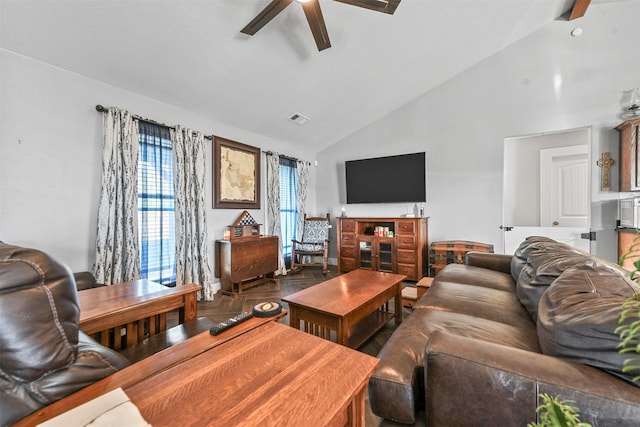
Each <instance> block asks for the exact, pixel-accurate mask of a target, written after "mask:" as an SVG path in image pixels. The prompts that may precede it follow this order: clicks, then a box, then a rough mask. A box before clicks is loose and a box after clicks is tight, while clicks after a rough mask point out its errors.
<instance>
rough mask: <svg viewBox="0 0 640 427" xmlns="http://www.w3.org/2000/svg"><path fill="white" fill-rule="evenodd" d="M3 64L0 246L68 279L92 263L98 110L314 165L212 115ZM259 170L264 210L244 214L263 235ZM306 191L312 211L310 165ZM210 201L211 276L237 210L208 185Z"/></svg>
mask: <svg viewBox="0 0 640 427" xmlns="http://www.w3.org/2000/svg"><path fill="white" fill-rule="evenodd" d="M0 61H1V62H0V64H1V76H0V81H1V85H0V91H1V92H0V118H1V120H0V122H1V123H2V129H1V132H0V137H1V140H0V141H1V143H0V240H2V241H4V242H6V243H11V244H17V245H23V246H30V247H35V248H38V249H42V250H44V251H45V252H48V253H49V254H51V255H52V256H54V257H56V258H57V259H58V260H60V261H62V262H64V263H65V264H67V265H68V266H69V267H70V268H71V269H72V270H73V271H79V270H86V269H89V268H90V267H91V265H92V264H93V260H94V256H95V228H96V223H97V204H98V197H99V193H100V174H101V148H102V115H101V114H100V113H98V112H97V111H96V110H95V105H96V104H102V105H104V106H117V107H120V108H123V109H127V110H129V111H131V112H132V113H134V114H138V115H140V116H142V117H146V118H150V119H153V120H156V121H159V122H162V123H166V124H170V125H174V124H179V125H181V126H183V127H190V128H193V129H197V130H200V131H202V132H204V133H205V134H206V135H211V134H215V135H218V136H221V137H225V138H228V139H232V140H235V141H239V142H243V143H245V144H248V145H252V146H255V147H260V148H261V149H262V150H265V151H266V150H275V151H278V152H280V153H282V154H287V155H290V156H294V157H298V158H302V159H306V160H310V161H312V160H313V159H312V158H309V157H308V154H307V153H303V152H301V151H300V150H299V149H297V148H296V147H293V146H290V145H287V144H284V143H280V142H278V141H274V140H270V139H268V138H265V137H262V136H260V135H256V134H252V133H249V132H246V131H243V130H242V129H237V128H232V127H229V126H225V125H224V124H221V123H218V122H216V121H215V117H211V118H209V117H202V116H198V115H196V114H193V113H190V112H188V111H185V110H182V109H179V108H177V107H173V106H171V105H166V104H163V103H160V102H157V101H155V100H153V99H149V98H146V97H144V96H141V95H138V94H135V93H132V92H128V91H125V90H121V89H119V88H116V87H113V86H109V85H107V84H104V83H101V82H98V81H95V80H92V79H88V78H85V77H83V76H80V75H77V74H73V73H70V72H67V71H64V70H61V69H59V68H55V67H52V66H49V65H47V64H43V63H41V62H37V61H34V60H31V59H29V58H25V57H22V56H18V55H16V54H14V53H12V52H8V51H6V50H0ZM212 102H213V101H212ZM211 145H212V144H211ZM211 145H209V149H208V154H207V176H208V177H210V176H211V169H212V167H211V163H212V157H211ZM261 170H262V186H261V187H262V197H261V201H262V202H261V203H262V209H260V210H251V211H250V213H251V215H252V216H253V217H254V218H255V219H256V220H257V221H258V222H260V223H262V224H264V225H263V228H262V231H263V232H266V219H265V212H266V209H265V207H266V194H265V186H266V184H265V183H266V162H265V161H264V156H263V157H262V168H261ZM310 186H311V189H310V193H309V196H308V197H309V204H310V208H315V191H314V189H315V168H313V167H312V168H311V171H310ZM206 200H207V203H208V205H207V208H208V209H207V224H208V228H209V240H210V242H211V243H210V247H209V250H210V256H211V258H212V259H211V268H212V269H213V268H214V264H213V254H214V252H213V242H214V241H215V240H216V239H219V238H222V231H223V229H224V227H225V226H227V225H231V224H232V223H233V222H234V221H235V220H236V218H237V217H238V216H239V214H240V213H241V212H242V210H239V209H213V208H212V179H211V178H208V179H207V194H206ZM212 272H213V270H212Z"/></svg>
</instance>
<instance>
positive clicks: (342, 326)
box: [336, 318, 349, 347]
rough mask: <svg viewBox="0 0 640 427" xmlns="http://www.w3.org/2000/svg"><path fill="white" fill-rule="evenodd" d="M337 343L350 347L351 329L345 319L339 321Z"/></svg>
mask: <svg viewBox="0 0 640 427" xmlns="http://www.w3.org/2000/svg"><path fill="white" fill-rule="evenodd" d="M336 342H337V343H338V344H341V345H343V346H345V347H349V328H348V327H347V322H345V321H344V319H342V318H341V319H340V320H338V330H337V331H336Z"/></svg>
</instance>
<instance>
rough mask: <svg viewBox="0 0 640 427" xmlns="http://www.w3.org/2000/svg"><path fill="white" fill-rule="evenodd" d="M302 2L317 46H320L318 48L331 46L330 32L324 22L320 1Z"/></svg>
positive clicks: (323, 48)
mask: <svg viewBox="0 0 640 427" xmlns="http://www.w3.org/2000/svg"><path fill="white" fill-rule="evenodd" d="M301 4H302V9H304V14H305V15H306V17H307V22H309V27H310V28H311V33H312V34H313V38H314V39H315V41H316V46H318V50H325V49H327V48H329V47H331V42H330V41H329V33H328V32H327V27H326V25H325V24H324V17H323V16H322V10H320V2H319V1H318V0H310V1H307V2H304V3H301Z"/></svg>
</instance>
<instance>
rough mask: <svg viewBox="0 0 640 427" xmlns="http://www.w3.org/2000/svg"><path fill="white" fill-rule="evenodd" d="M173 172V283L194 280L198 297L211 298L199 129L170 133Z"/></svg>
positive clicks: (201, 144)
mask: <svg viewBox="0 0 640 427" xmlns="http://www.w3.org/2000/svg"><path fill="white" fill-rule="evenodd" d="M171 139H172V141H173V146H174V152H175V160H176V162H175V165H176V166H175V172H176V184H175V194H176V210H175V215H176V285H178V286H180V285H183V284H185V283H197V284H200V285H202V287H203V290H202V291H201V292H200V293H199V295H198V297H199V298H204V300H205V301H213V298H214V295H215V291H214V290H213V286H212V283H211V268H210V267H209V250H208V240H209V238H208V233H207V217H206V209H205V206H206V204H205V200H204V197H205V143H204V135H203V134H202V133H201V132H194V131H192V130H191V129H182V128H180V126H176V129H175V130H173V131H172V132H171Z"/></svg>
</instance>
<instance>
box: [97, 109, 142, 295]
mask: <svg viewBox="0 0 640 427" xmlns="http://www.w3.org/2000/svg"><path fill="white" fill-rule="evenodd" d="M102 127H103V135H104V139H103V145H102V179H101V190H100V201H99V203H98V225H97V236H96V256H95V261H94V264H93V273H94V275H95V277H96V280H97V282H98V283H104V284H106V285H112V284H114V283H121V282H128V281H131V280H134V279H139V278H140V258H139V257H140V252H139V245H138V218H137V216H138V207H137V201H138V188H137V176H138V123H137V121H136V120H134V118H133V116H132V115H131V113H129V112H128V111H124V110H120V109H118V108H115V107H110V108H108V109H107V111H106V112H105V113H104V114H103V116H102Z"/></svg>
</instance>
